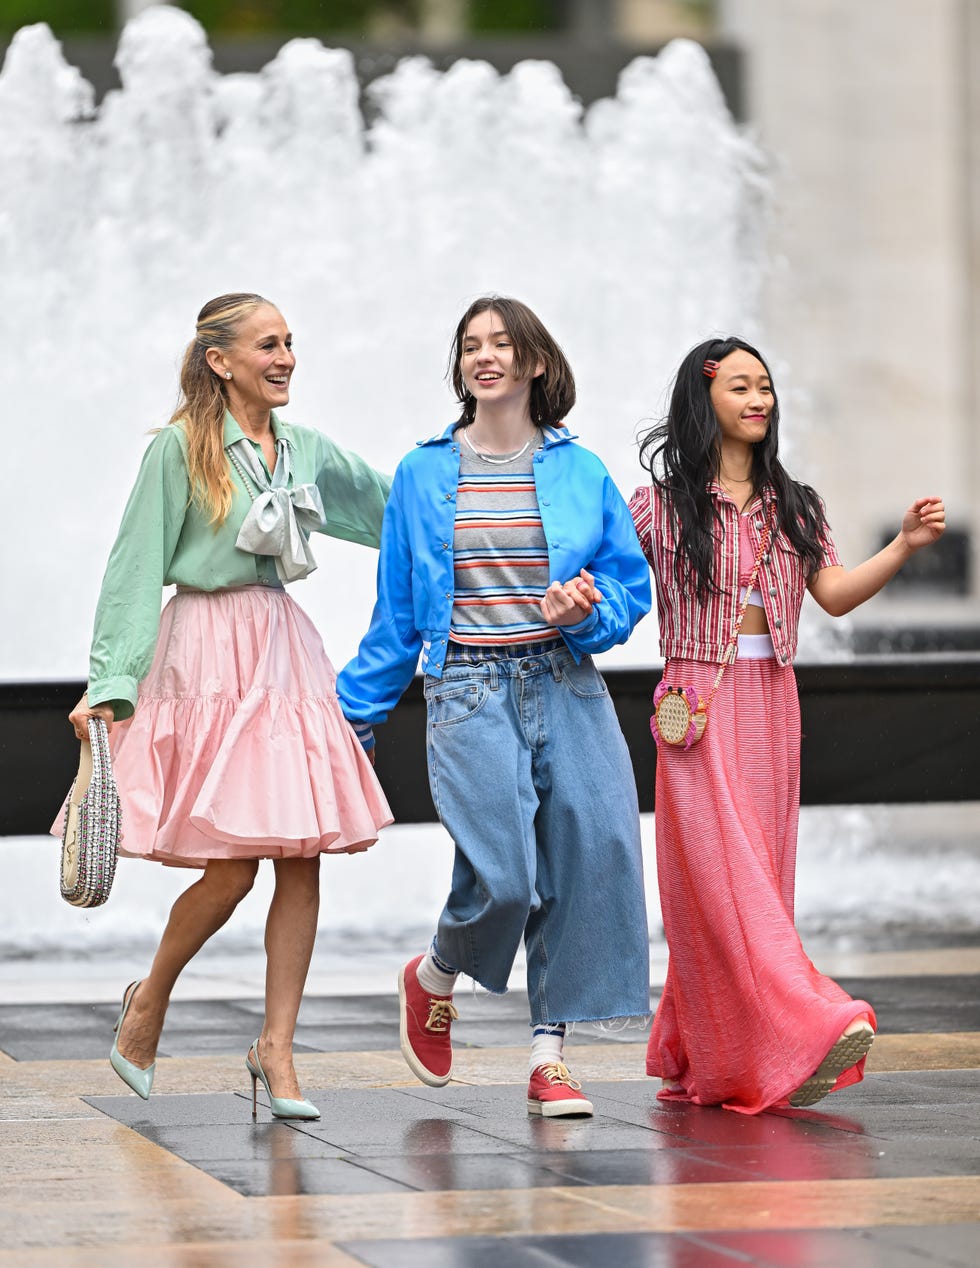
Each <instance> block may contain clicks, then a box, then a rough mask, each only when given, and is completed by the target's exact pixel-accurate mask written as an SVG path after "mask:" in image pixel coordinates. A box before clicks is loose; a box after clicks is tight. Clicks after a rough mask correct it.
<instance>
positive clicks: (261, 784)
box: [54, 586, 392, 867]
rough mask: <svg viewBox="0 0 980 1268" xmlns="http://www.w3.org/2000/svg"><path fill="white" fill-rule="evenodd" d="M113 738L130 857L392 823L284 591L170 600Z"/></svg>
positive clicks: (358, 837)
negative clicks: (129, 710) (132, 705)
mask: <svg viewBox="0 0 980 1268" xmlns="http://www.w3.org/2000/svg"><path fill="white" fill-rule="evenodd" d="M110 744H111V748H112V756H113V771H114V773H115V777H116V782H117V784H118V786H119V797H120V801H121V803H122V832H123V839H122V844H121V846H120V851H119V852H120V854H124V855H128V856H129V857H131V858H146V859H156V860H157V861H159V862H161V863H169V864H172V865H176V866H184V867H204V866H205V864H206V863H207V861H208V860H209V859H242V858H273V859H280V858H308V857H310V856H313V855H317V854H320V853H322V852H325V851H326V852H331V853H337V852H347V853H354V852H356V851H359V850H366V849H367V848H368V847H369V846H370V845H372V844H373V843H374V842H375V841H376V840H377V837H378V831H379V830H380V829H381V828H383V827H384V826H385V825H386V824H389V823H391V822H392V815H391V811H390V809H389V807H388V803H387V801H386V800H385V796H384V793H383V792H382V791H381V786H380V784H379V783H378V781H377V779H376V777H375V774H374V771H373V769H372V767H371V763H370V762H369V760H368V759H367V757H366V756H365V754H364V751H363V749H362V748H361V746H360V744H359V743H358V741H357V739H356V737H355V736H354V733H353V731H352V730H351V728H350V727H349V725H348V724H347V722H346V720H345V718H344V715H343V713H342V712H341V709H340V705H339V703H338V701H337V693H336V673H335V671H334V668H333V666H332V665H331V663H330V661H329V660H328V659H327V655H326V652H325V651H324V649H323V643H322V641H321V639H320V636H319V634H318V633H317V631H316V628H315V627H314V625H313V623H312V621H310V619H309V617H308V616H307V615H306V613H305V612H304V611H303V610H302V608H300V607H299V606H298V605H297V604H296V603H294V602H293V600H292V599H290V598H289V596H288V595H287V594H286V593H285V591H283V590H275V589H269V588H267V587H265V586H247V587H243V588H242V589H239V590H229V591H222V592H218V593H215V594H204V593H200V592H197V591H189V592H180V593H178V594H177V595H175V597H174V598H173V599H171V601H170V602H169V603H168V604H167V606H166V607H165V608H164V610H163V613H162V614H161V617H160V634H159V638H158V640H157V648H156V654H155V656H154V658H153V664H152V666H151V667H150V671H149V673H148V674H147V676H146V678H144V680H143V681H142V682H141V683H140V688H139V702H138V704H137V707H136V712H135V713H134V715H133V717H132V718H129V719H127V720H126V721H125V722H120V723H117V724H116V725H115V726H114V727H113V729H112V733H111V736H110ZM54 830H56V831H57V832H58V833H59V834H60V831H61V827H60V823H59V824H58V825H56V829H54Z"/></svg>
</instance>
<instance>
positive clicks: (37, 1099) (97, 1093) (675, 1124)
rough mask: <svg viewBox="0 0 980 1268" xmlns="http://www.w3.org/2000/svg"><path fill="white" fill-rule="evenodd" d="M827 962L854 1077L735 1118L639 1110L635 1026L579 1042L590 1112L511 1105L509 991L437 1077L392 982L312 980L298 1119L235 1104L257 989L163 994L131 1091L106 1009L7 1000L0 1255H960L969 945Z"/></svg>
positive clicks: (88, 1258)
mask: <svg viewBox="0 0 980 1268" xmlns="http://www.w3.org/2000/svg"><path fill="white" fill-rule="evenodd" d="M820 967H831V966H830V965H829V964H828V963H827V962H826V961H823V962H820ZM834 967H836V968H848V969H849V972H850V974H851V976H849V977H846V978H845V979H844V984H845V985H846V986H847V988H848V989H849V990H850V991H852V993H854V994H858V995H861V996H864V997H865V998H870V999H872V1000H874V1002H875V1006H876V1008H877V1010H878V1015H879V1018H880V1021H881V1027H882V1030H881V1034H880V1036H879V1038H878V1040H877V1041H876V1043H875V1046H874V1048H873V1050H872V1053H871V1057H870V1058H869V1062H868V1077H867V1078H866V1080H865V1082H864V1083H863V1084H861V1085H859V1086H858V1087H856V1088H848V1089H846V1090H845V1091H843V1092H840V1093H836V1094H835V1095H834V1096H833V1097H831V1098H828V1100H827V1101H824V1102H821V1103H820V1104H819V1105H817V1106H815V1107H813V1108H812V1109H809V1110H805V1111H791V1110H786V1111H779V1112H775V1113H769V1114H763V1115H759V1116H757V1117H751V1118H750V1117H745V1116H743V1115H739V1114H730V1113H726V1112H725V1111H722V1110H718V1109H707V1108H700V1107H696V1106H685V1105H677V1104H661V1103H658V1102H657V1101H656V1099H655V1095H654V1093H655V1090H656V1089H655V1086H654V1084H653V1082H652V1081H650V1080H647V1079H646V1078H645V1077H643V1073H642V1070H643V1054H644V1039H645V1035H644V1033H643V1031H642V1030H634V1031H627V1032H623V1033H622V1034H620V1035H618V1036H617V1037H616V1038H615V1039H614V1038H612V1037H610V1036H609V1035H603V1034H598V1035H596V1034H591V1033H589V1032H587V1031H584V1032H582V1033H579V1034H576V1035H574V1036H573V1039H572V1042H571V1046H570V1056H571V1057H572V1060H573V1064H574V1069H575V1072H576V1074H577V1075H578V1076H579V1077H580V1078H581V1079H582V1080H583V1082H584V1083H585V1085H586V1088H587V1090H588V1093H589V1096H590V1098H591V1099H592V1101H593V1102H594V1104H595V1107H596V1115H595V1117H594V1118H593V1119H591V1120H574V1121H565V1122H562V1121H560V1120H551V1121H549V1120H544V1119H541V1118H538V1117H530V1118H529V1117H528V1115H527V1113H526V1108H525V1104H524V1090H525V1079H526V1072H525V1071H526V1067H525V1061H526V1048H525V1043H526V1038H527V1028H526V1020H525V1018H526V1007H527V1003H526V999H525V997H524V996H523V995H522V994H520V993H518V992H512V993H511V994H510V995H508V996H505V997H504V998H502V999H501V998H490V997H488V996H484V995H479V994H476V995H470V994H468V993H466V992H462V993H461V994H460V999H459V1003H460V1008H461V1012H462V1020H461V1022H460V1024H459V1026H458V1030H457V1036H456V1037H457V1040H458V1047H457V1057H456V1078H455V1079H454V1081H453V1082H452V1083H450V1084H449V1085H448V1086H446V1087H445V1088H438V1089H434V1088H426V1087H423V1086H422V1085H420V1084H418V1083H416V1082H415V1081H414V1079H412V1077H411V1075H410V1074H409V1072H408V1071H407V1069H406V1068H405V1066H404V1064H403V1062H402V1060H401V1057H400V1054H399V1053H398V1050H397V1046H398V1039H397V1028H396V1020H395V1001H394V999H393V998H392V997H391V996H380V995H374V996H372V995H360V996H340V997H328V996H319V997H317V996H314V997H311V998H310V999H308V1000H307V1001H306V1003H305V1004H304V1008H303V1013H302V1016H301V1026H300V1032H299V1036H298V1038H299V1045H298V1054H299V1055H298V1057H297V1068H298V1071H299V1075H300V1079H301V1082H302V1084H303V1087H304V1091H305V1092H306V1093H307V1094H308V1095H309V1096H310V1097H311V1099H313V1100H314V1101H315V1103H316V1104H317V1105H318V1106H319V1107H320V1109H321V1110H322V1117H321V1119H320V1120H319V1121H318V1122H313V1123H309V1122H307V1123H298V1122H297V1123H286V1122H276V1121H274V1120H272V1119H271V1118H270V1117H269V1113H268V1110H267V1109H266V1108H264V1107H262V1106H260V1110H259V1121H258V1122H256V1123H253V1122H252V1118H251V1102H250V1095H249V1091H248V1079H247V1075H246V1073H245V1068H244V1063H243V1056H244V1052H245V1050H246V1048H247V1046H248V1042H249V1040H250V1039H251V1038H253V1037H254V1034H255V1033H256V1022H257V1017H258V1013H259V1010H260V1005H259V1003H258V1001H256V1000H254V999H247V998H233V997H224V998H219V997H215V998H213V999H210V1000H206V999H196V1000H193V999H186V1000H182V1001H181V1000H178V1001H176V1002H175V1003H174V1005H173V1007H172V1011H171V1014H170V1017H169V1018H168V1024H167V1029H166V1032H165V1035H164V1042H163V1044H162V1047H161V1052H162V1054H164V1055H161V1058H160V1060H159V1063H158V1072H157V1079H156V1082H155V1085H154V1092H153V1096H152V1097H151V1098H150V1100H149V1101H148V1102H143V1101H141V1100H139V1099H138V1098H136V1097H135V1096H131V1095H126V1094H123V1088H122V1085H121V1084H120V1083H119V1081H118V1080H117V1079H116V1077H115V1076H114V1074H113V1073H112V1071H111V1069H110V1068H109V1066H108V1063H107V1061H106V1060H105V1055H106V1049H107V1046H108V1039H109V1035H110V1029H111V1025H112V1021H113V1020H114V1017H115V1003H114V1002H113V1003H92V1004H84V1003H74V1004H70V1005H69V1004H35V1005H32V1004H30V1003H27V1002H24V1001H21V1002H16V1003H14V1002H8V1003H6V1004H0V1247H3V1248H4V1249H0V1268H6V1266H7V1265H14V1264H16V1265H18V1268H20V1266H21V1265H25V1266H26V1265H48V1264H50V1265H52V1268H53V1266H54V1265H57V1268H64V1266H68V1268H74V1266H75V1265H85V1266H86V1268H117V1266H118V1268H122V1266H123V1265H125V1266H126V1268H131V1266H132V1265H133V1264H139V1265H140V1268H156V1266H157V1265H161V1266H163V1265H167V1266H170V1265H176V1264H180V1265H187V1266H188V1268H223V1266H224V1265H225V1264H227V1265H229V1266H230V1265H234V1266H235V1268H250V1266H251V1265H262V1268H270V1265H273V1266H278V1265H288V1266H289V1268H293V1266H294V1265H295V1266H297V1268H302V1266H303V1265H307V1264H309V1265H312V1264H317V1265H318V1266H320V1265H326V1266H327V1268H333V1266H334V1265H351V1264H368V1265H375V1266H377V1268H413V1266H414V1265H425V1266H426V1268H449V1266H450V1265H452V1266H454V1268H456V1266H461V1265H465V1266H466V1268H471V1266H472V1265H476V1266H477V1268H479V1266H480V1265H483V1264H486V1265H488V1266H489V1265H490V1264H492V1265H493V1268H510V1266H511V1265H521V1266H523V1265H528V1266H529V1268H530V1266H531V1265H547V1264H551V1265H561V1264H571V1265H589V1266H590V1268H591V1266H592V1265H596V1264H602V1263H604V1262H606V1261H608V1262H610V1263H612V1262H615V1263H616V1265H617V1268H620V1266H621V1265H625V1266H626V1268H633V1266H636V1268H639V1266H640V1265H643V1268H649V1266H651V1265H652V1266H653V1268H658V1266H668V1268H714V1266H715V1265H718V1266H719V1268H720V1266H722V1265H727V1266H728V1268H733V1266H734V1265H737V1264H742V1265H744V1264H758V1265H761V1266H768V1268H774V1266H776V1268H779V1266H784V1268H816V1266H817V1265H821V1266H823V1265H826V1266H827V1268H830V1266H833V1268H837V1266H846V1268H851V1266H852V1265H856V1266H857V1268H871V1266H874V1268H911V1266H913V1265H918V1266H919V1268H922V1266H923V1265H929V1264H933V1265H945V1266H946V1268H949V1266H950V1265H953V1266H954V1268H955V1266H957V1265H959V1266H961V1268H965V1266H966V1265H970V1266H971V1268H975V1265H976V1263H977V1254H976V1250H975V1247H976V1245H977V1244H978V1242H980V954H978V951H977V949H976V948H975V947H972V948H971V947H962V948H958V947H950V946H947V947H945V948H943V949H933V950H928V949H913V948H906V949H905V950H903V951H901V952H898V953H893V954H885V953H883V952H874V953H871V954H862V953H859V952H855V953H852V954H849V955H848V956H844V957H843V958H841V957H838V960H837V962H836V965H835V966H834Z"/></svg>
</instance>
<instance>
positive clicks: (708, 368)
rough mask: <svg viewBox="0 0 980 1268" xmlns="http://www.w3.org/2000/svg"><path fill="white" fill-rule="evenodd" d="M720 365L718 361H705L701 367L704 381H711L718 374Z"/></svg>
mask: <svg viewBox="0 0 980 1268" xmlns="http://www.w3.org/2000/svg"><path fill="white" fill-rule="evenodd" d="M720 365H721V362H720V361H705V363H704V365H703V366H702V367H701V373H702V374H703V375H704V377H705V378H706V379H713V378H714V377H715V375H716V374H717V373H718V367H719V366H720Z"/></svg>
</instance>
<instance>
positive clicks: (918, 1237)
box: [868, 1211, 980, 1268]
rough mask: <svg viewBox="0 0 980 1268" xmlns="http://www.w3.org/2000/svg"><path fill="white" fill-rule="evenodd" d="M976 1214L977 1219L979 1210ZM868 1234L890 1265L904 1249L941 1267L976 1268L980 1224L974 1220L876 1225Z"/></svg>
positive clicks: (978, 1255) (979, 1255) (979, 1243)
mask: <svg viewBox="0 0 980 1268" xmlns="http://www.w3.org/2000/svg"><path fill="white" fill-rule="evenodd" d="M977 1217H978V1220H980V1211H978V1212H977ZM868 1236H869V1238H870V1240H871V1241H872V1242H873V1243H874V1244H875V1245H876V1246H877V1247H879V1249H880V1251H881V1253H882V1260H881V1262H882V1264H884V1265H890V1264H891V1262H892V1260H891V1256H893V1255H896V1254H901V1253H903V1252H904V1253H918V1254H920V1255H923V1256H926V1257H927V1260H928V1262H929V1263H930V1264H934V1265H937V1266H941V1268H977V1264H978V1263H980V1254H978V1251H977V1247H978V1245H980V1225H978V1224H977V1223H973V1224H932V1225H922V1226H919V1227H916V1226H909V1225H907V1224H906V1225H902V1226H901V1227H899V1228H885V1227H880V1226H879V1227H878V1228H874V1229H871V1230H870V1231H869V1233H868Z"/></svg>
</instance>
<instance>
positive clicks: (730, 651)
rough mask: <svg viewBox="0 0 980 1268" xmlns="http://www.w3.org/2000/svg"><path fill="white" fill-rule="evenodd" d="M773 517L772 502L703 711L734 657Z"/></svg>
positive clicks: (708, 705) (770, 532) (774, 505)
mask: <svg viewBox="0 0 980 1268" xmlns="http://www.w3.org/2000/svg"><path fill="white" fill-rule="evenodd" d="M775 518H776V504H775V502H774V503H773V504H772V507H771V508H770V511H769V517H768V519H767V520H766V522H765V524H764V525H763V528H762V534H761V536H760V537H759V549H758V550H757V551H756V552H755V563H753V565H752V571H751V572H750V573H749V579H748V581H747V582H746V585H745V598H744V599H743V600H742V602H741V605H740V606H739V609H738V615H737V616H736V618H735V624H734V625H733V626H732V632H731V636H730V638H729V640H728V642H727V643H726V644H725V650H724V651H723V652H722V654H721V661H720V663H719V665H718V673H717V674H716V675H715V680H714V682H713V683H712V684H711V690H710V691H709V693H708V699H707V700H706V701H705V704H704V711H705V713H707V712H708V709H709V707H710V705H711V702H712V700H714V698H715V692H716V691H717V690H718V688H719V686H720V685H721V679H722V675H723V674H724V672H725V670H726V669H727V668H728V666H729V665H730V664H731V663H732V661H733V660H734V659H735V652H736V650H737V648H738V632H739V630H740V629H741V628H742V622H743V621H744V620H745V613H746V612H747V610H748V606H749V599H750V598H751V597H752V591H753V590H754V589H755V583H756V581H757V580H758V579H759V569H760V568H761V567H762V557H763V556H764V555H765V553H766V548H767V547H768V545H769V538H770V537H771V536H772V528H773V521H774V520H775Z"/></svg>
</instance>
